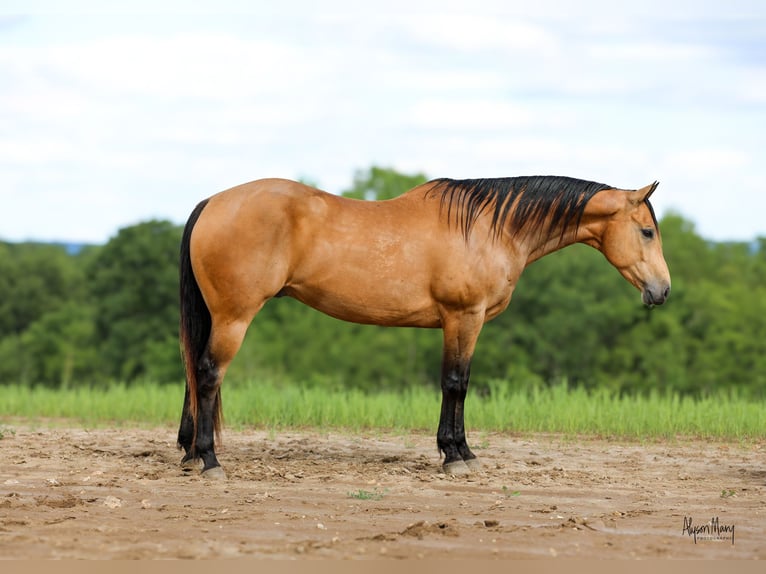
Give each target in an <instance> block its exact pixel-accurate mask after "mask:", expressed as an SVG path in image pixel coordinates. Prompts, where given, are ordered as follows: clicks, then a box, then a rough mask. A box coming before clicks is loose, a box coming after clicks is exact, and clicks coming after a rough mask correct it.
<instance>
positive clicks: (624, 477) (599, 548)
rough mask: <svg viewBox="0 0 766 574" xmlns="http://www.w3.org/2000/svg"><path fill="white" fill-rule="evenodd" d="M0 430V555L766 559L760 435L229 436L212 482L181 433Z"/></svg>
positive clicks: (20, 426)
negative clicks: (634, 439)
mask: <svg viewBox="0 0 766 574" xmlns="http://www.w3.org/2000/svg"><path fill="white" fill-rule="evenodd" d="M0 429H2V433H3V438H2V439H0V453H1V454H2V458H3V463H2V467H0V557H2V558H84V559H95V558H123V559H124V558H245V557H253V558H287V559H306V558H309V559H311V558H318V559H323V558H411V559H417V558H451V557H454V558H458V557H459V558H498V559H506V558H553V557H557V558H569V557H589V558H695V559H701V558H743V559H763V558H766V456H765V455H766V444H764V443H760V444H752V443H748V444H729V443H721V442H718V443H715V442H713V443H708V442H700V441H685V440H682V439H678V440H675V441H670V442H663V443H654V442H652V443H644V444H639V443H626V442H621V441H609V440H596V439H590V438H580V439H576V440H575V439H572V438H563V437H559V436H552V435H530V436H510V435H504V434H492V433H489V434H487V433H472V434H470V435H469V440H470V441H471V442H472V444H473V445H475V451H476V453H477V454H478V455H479V456H480V458H481V460H482V462H483V463H484V466H483V469H482V470H481V471H479V472H475V473H473V474H471V475H469V476H459V477H453V476H447V475H445V474H444V473H443V472H442V471H441V467H440V460H439V457H438V454H437V452H436V448H435V439H434V437H433V436H430V435H427V434H422V433H417V434H395V433H384V432H380V433H378V432H367V433H363V434H362V435H358V434H353V433H351V432H341V431H332V432H321V431H316V430H307V431H293V430H290V431H281V430H280V431H272V432H269V431H258V430H248V431H233V430H228V431H225V434H224V442H225V445H224V449H223V450H222V451H221V452H220V455H219V459H220V460H221V463H222V464H223V465H224V468H225V469H226V472H227V474H228V479H227V480H226V481H210V480H206V479H204V478H202V477H200V475H199V474H198V472H196V471H183V470H181V468H180V466H179V464H178V463H179V461H180V458H181V454H180V453H179V452H178V451H177V450H176V448H175V429H174V428H157V429H136V428H119V429H98V430H85V429H82V428H74V427H61V426H56V427H52V428H49V427H48V426H42V425H33V424H30V423H29V422H20V423H19V422H18V421H17V422H12V423H3V424H0ZM689 521H690V522H689ZM685 526H686V528H685ZM700 527H701V529H700ZM695 530H697V532H698V533H697V540H696V543H695V541H694V531H695ZM732 530H733V535H734V543H733V544H732Z"/></svg>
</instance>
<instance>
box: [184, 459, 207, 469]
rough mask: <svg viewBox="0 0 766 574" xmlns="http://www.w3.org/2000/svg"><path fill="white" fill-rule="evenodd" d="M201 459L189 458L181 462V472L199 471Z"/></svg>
mask: <svg viewBox="0 0 766 574" xmlns="http://www.w3.org/2000/svg"><path fill="white" fill-rule="evenodd" d="M203 464H204V463H203V462H202V459H201V458H189V459H186V458H185V459H183V460H182V461H181V469H182V470H201V469H202V466H203Z"/></svg>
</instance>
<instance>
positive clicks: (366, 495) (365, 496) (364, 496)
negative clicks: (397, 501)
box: [348, 488, 388, 500]
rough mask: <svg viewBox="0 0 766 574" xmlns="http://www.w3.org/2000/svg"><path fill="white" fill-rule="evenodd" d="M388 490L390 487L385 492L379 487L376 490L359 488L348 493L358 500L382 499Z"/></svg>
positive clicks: (350, 496)
mask: <svg viewBox="0 0 766 574" xmlns="http://www.w3.org/2000/svg"><path fill="white" fill-rule="evenodd" d="M386 492H388V489H386V491H384V492H380V491H379V490H378V489H377V488H376V489H375V490H372V491H370V490H364V489H361V488H360V489H359V490H356V491H352V492H349V493H348V497H349V498H356V499H357V500H382V499H383V497H384V496H385V495H386Z"/></svg>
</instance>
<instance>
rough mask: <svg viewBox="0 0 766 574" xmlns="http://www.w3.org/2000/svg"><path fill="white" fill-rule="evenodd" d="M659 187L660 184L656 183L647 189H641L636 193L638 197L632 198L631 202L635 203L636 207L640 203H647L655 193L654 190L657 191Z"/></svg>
mask: <svg viewBox="0 0 766 574" xmlns="http://www.w3.org/2000/svg"><path fill="white" fill-rule="evenodd" d="M658 185H660V182H659V181H655V182H654V183H650V184H649V185H647V186H646V187H642V188H641V189H639V190H637V191H636V192H635V194H636V195H635V196H633V197H632V198H631V201H633V203H634V204H636V205H638V204H639V203H643V202H645V201H646V200H647V199H649V198H650V197H651V196H652V194H653V193H654V190H655V189H657V186H658Z"/></svg>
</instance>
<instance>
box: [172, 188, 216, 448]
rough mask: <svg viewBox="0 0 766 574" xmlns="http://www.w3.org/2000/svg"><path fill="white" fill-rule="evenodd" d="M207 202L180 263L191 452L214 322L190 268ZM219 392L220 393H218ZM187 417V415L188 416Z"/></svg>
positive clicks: (187, 235) (194, 216)
mask: <svg viewBox="0 0 766 574" xmlns="http://www.w3.org/2000/svg"><path fill="white" fill-rule="evenodd" d="M207 202H208V200H207V199H205V200H204V201H202V202H200V203H199V204H198V205H197V207H195V208H194V211H192V213H191V215H190V216H189V220H188V221H187V222H186V227H184V233H183V238H182V239H181V260H180V269H179V278H180V290H179V294H180V300H181V325H180V341H181V353H182V355H183V361H184V367H185V368H186V391H187V393H188V396H189V413H188V414H190V415H191V417H192V420H193V421H194V434H193V435H192V436H193V437H194V438H193V439H192V450H193V449H194V440H195V439H196V437H197V372H198V367H199V362H200V359H201V358H202V354H203V353H204V352H205V348H206V347H207V343H208V339H209V338H210V328H211V324H212V323H211V319H210V311H209V310H208V308H207V305H206V304H205V300H204V298H203V297H202V292H201V291H200V289H199V285H198V284H197V279H196V278H195V277H194V271H193V270H192V265H191V253H190V250H189V243H190V241H191V236H192V230H193V229H194V225H195V224H196V223H197V220H198V219H199V216H200V214H201V213H202V210H203V209H205V206H206V205H207ZM219 393H220V391H219ZM217 403H218V407H219V409H220V407H221V400H220V397H218V400H217ZM185 414H186V413H185ZM219 415H220V413H216V416H215V421H216V425H215V427H216V428H215V430H216V434H218V431H219V430H220V429H219V425H220V420H221V417H220V416H219Z"/></svg>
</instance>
